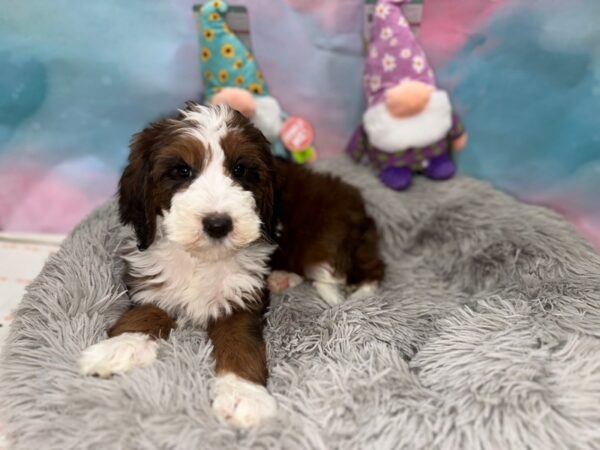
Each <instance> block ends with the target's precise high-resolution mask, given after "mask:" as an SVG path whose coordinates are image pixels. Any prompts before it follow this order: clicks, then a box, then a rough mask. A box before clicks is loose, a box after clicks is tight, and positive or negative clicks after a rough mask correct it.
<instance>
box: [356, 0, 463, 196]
mask: <svg viewBox="0 0 600 450" xmlns="http://www.w3.org/2000/svg"><path fill="white" fill-rule="evenodd" d="M408 2H409V0H379V1H378V2H377V5H376V6H375V14H374V18H373V24H372V28H371V36H370V40H369V49H368V54H367V59H366V65H365V74H364V90H365V96H366V101H367V109H366V111H365V113H364V115H363V120H362V125H361V126H360V127H359V128H358V129H357V130H356V132H355V133H354V135H353V136H352V139H351V141H350V143H349V144H348V149H347V152H348V153H349V154H350V155H351V156H352V157H353V158H354V159H355V160H356V161H364V162H366V163H367V164H370V165H371V166H373V167H375V168H376V169H377V171H378V173H379V177H380V179H381V181H382V182H383V184H385V185H386V186H388V187H389V188H391V189H394V190H398V191H399V190H403V189H406V188H408V187H409V186H410V184H411V182H412V179H413V176H414V174H423V175H425V176H426V177H428V178H430V179H432V180H445V179H448V178H450V177H452V176H453V175H454V173H455V172H456V166H455V163H454V160H453V157H452V154H453V152H454V151H459V150H462V149H463V148H464V147H465V145H466V143H467V134H466V133H465V130H464V128H463V126H462V124H461V122H460V119H459V117H458V116H457V115H456V114H455V113H453V112H452V105H451V104H450V99H449V97H448V94H447V93H446V92H445V91H443V90H440V89H438V88H437V87H436V84H435V76H434V74H433V71H432V70H431V68H430V66H429V63H428V62H427V57H426V56H425V53H424V52H423V49H422V48H421V47H420V45H419V44H418V43H417V41H416V39H415V36H414V34H413V32H412V30H411V29H410V26H409V23H408V22H407V20H406V18H405V17H404V14H403V13H402V10H401V9H400V5H402V4H403V3H408Z"/></svg>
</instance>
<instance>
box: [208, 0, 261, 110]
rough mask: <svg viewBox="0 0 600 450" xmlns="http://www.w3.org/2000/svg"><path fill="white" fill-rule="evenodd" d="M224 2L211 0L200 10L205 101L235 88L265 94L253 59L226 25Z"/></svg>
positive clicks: (225, 5) (255, 93) (225, 4)
mask: <svg viewBox="0 0 600 450" xmlns="http://www.w3.org/2000/svg"><path fill="white" fill-rule="evenodd" d="M227 8H228V6H227V3H225V2H224V1H223V0H212V1H209V2H207V3H205V4H204V5H202V7H201V8H200V12H199V14H198V22H199V23H198V25H199V29H200V33H199V36H200V37H199V39H200V64H201V67H202V79H203V81H204V90H205V95H206V99H205V100H206V101H210V99H212V97H213V96H214V95H215V94H216V93H218V92H219V91H220V90H221V89H222V88H224V87H238V88H243V89H246V90H248V91H250V92H251V93H252V94H254V95H258V96H262V95H268V92H267V87H266V85H265V83H264V81H263V77H262V74H261V72H260V70H258V67H257V65H256V61H255V60H254V57H253V56H252V54H251V53H250V51H249V50H248V49H247V48H246V46H245V45H244V44H243V43H242V41H240V40H239V39H238V37H237V36H236V35H235V34H234V33H233V32H232V31H231V29H230V28H229V26H228V25H227V23H226V22H225V13H226V12H227Z"/></svg>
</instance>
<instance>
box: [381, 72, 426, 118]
mask: <svg viewBox="0 0 600 450" xmlns="http://www.w3.org/2000/svg"><path fill="white" fill-rule="evenodd" d="M432 93H433V88H432V87H431V86H429V85H427V84H425V83H421V82H420V81H414V80H408V81H403V82H401V83H400V84H398V85H396V86H394V87H393V88H389V89H388V90H387V91H386V92H385V104H386V106H387V109H388V111H389V112H390V114H391V115H392V116H394V117H410V116H414V115H415V114H419V113H420V112H421V111H423V110H424V109H425V108H426V107H427V104H428V103H429V99H430V98H431V94H432Z"/></svg>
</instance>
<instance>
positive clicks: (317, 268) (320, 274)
mask: <svg viewBox="0 0 600 450" xmlns="http://www.w3.org/2000/svg"><path fill="white" fill-rule="evenodd" d="M306 277H307V278H309V279H310V280H313V285H314V287H315V289H316V290H317V292H318V293H319V296H320V297H321V298H322V299H323V300H325V301H326V302H327V303H328V304H329V305H331V306H334V305H337V304H339V303H341V302H342V300H343V299H344V296H343V295H342V292H341V286H343V285H344V284H345V283H344V280H343V279H341V278H340V277H336V276H335V275H334V270H333V267H331V265H330V264H329V263H325V262H323V263H319V264H315V265H313V266H310V267H309V268H308V269H307V270H306Z"/></svg>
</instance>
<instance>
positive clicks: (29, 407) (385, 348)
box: [0, 161, 600, 450]
mask: <svg viewBox="0 0 600 450" xmlns="http://www.w3.org/2000/svg"><path fill="white" fill-rule="evenodd" d="M321 167H326V168H329V169H330V170H331V171H334V172H336V173H338V174H339V175H341V176H342V177H343V178H344V179H345V180H347V181H349V182H350V183H353V184H355V185H357V186H360V187H361V189H362V191H363V194H364V196H365V200H366V202H367V207H368V209H369V212H370V213H371V214H372V216H373V218H374V219H375V220H376V222H377V224H378V227H379V230H380V232H381V240H382V242H381V247H382V253H383V256H384V258H385V259H386V263H387V273H386V278H385V280H384V283H383V288H382V290H381V292H379V293H378V296H376V297H370V298H367V299H365V300H360V301H346V302H344V303H342V304H340V305H338V306H335V307H332V308H330V307H327V306H326V305H325V303H324V302H323V300H321V299H320V298H319V297H318V296H317V295H316V293H315V291H314V289H313V288H312V287H311V286H310V285H308V284H306V283H304V284H302V285H300V286H297V287H295V288H294V289H292V290H290V291H287V292H285V293H284V294H283V295H280V296H273V298H272V304H271V309H270V312H269V313H268V314H267V318H266V326H265V339H266V342H267V347H268V361H269V370H270V379H269V389H270V391H271V392H272V393H273V394H274V396H275V398H276V400H277V402H278V403H279V413H278V415H277V418H276V419H275V420H274V421H272V422H268V423H266V424H265V425H264V426H261V427H259V428H256V429H251V430H248V431H237V430H235V429H233V428H230V427H227V426H225V425H221V424H220V423H219V422H218V420H217V418H216V416H215V415H214V414H213V412H212V410H211V405H210V399H211V395H212V394H211V392H212V391H211V385H210V383H211V382H212V379H213V373H212V372H213V359H212V355H211V348H210V345H209V341H208V339H207V335H206V333H205V332H203V331H199V330H198V329H195V328H191V327H187V326H180V327H178V328H177V329H176V330H174V331H173V333H172V334H171V336H170V338H169V340H168V341H160V343H159V349H158V360H157V361H155V362H154V363H153V364H152V365H151V366H150V367H148V368H143V369H136V370H134V371H133V372H131V373H130V374H127V375H125V376H115V377H113V378H112V379H110V380H102V379H96V378H90V377H87V378H85V377H81V376H80V375H79V373H78V370H77V359H78V357H79V355H80V353H81V351H82V350H83V349H85V348H86V347H88V346H89V345H91V344H93V343H95V342H98V341H100V340H101V339H104V338H105V337H106V331H105V330H106V329H108V328H109V327H110V326H111V325H112V324H113V323H114V322H115V321H116V320H117V318H118V317H119V316H120V315H121V313H122V312H123V311H124V310H125V308H126V307H127V297H126V295H125V294H124V286H123V284H122V283H121V282H120V281H119V280H120V272H121V270H122V264H121V263H120V262H119V261H117V260H116V258H115V253H116V248H117V247H118V245H119V244H120V242H122V239H121V237H120V227H119V225H118V218H117V214H116V209H115V205H114V204H110V205H108V206H107V207H105V208H102V209H100V210H99V211H98V212H96V213H95V214H93V215H92V217H90V218H89V219H88V220H87V221H85V222H84V223H83V224H82V225H80V226H79V227H78V228H77V229H76V230H75V232H74V233H73V234H72V235H71V237H70V238H68V239H67V240H66V241H65V243H64V245H63V247H62V249H61V250H60V252H58V254H56V255H55V256H53V257H52V258H51V259H50V261H49V262H48V264H47V265H46V267H45V269H44V270H43V272H42V274H41V275H40V276H39V277H38V278H37V279H36V280H35V281H34V283H33V284H32V285H31V286H30V287H29V290H28V294H27V295H26V296H25V298H24V299H23V301H22V303H21V306H20V307H19V309H18V311H17V312H16V319H15V321H14V323H13V325H12V327H11V331H10V335H9V339H8V345H7V346H6V348H5V351H4V353H3V356H2V361H1V364H0V370H2V373H1V378H0V386H2V388H1V396H2V407H3V408H2V418H3V420H5V421H6V425H7V427H6V428H7V431H8V432H9V433H11V434H12V435H13V436H16V437H18V439H17V441H16V442H15V443H14V445H13V447H12V448H13V449H14V450H19V449H32V448H36V449H37V448H40V449H41V448H46V449H61V450H62V449H67V448H77V449H82V448H94V449H110V448H148V449H150V448H152V449H154V448H161V449H162V448H165V449H166V448H169V449H171V448H177V449H190V448H214V449H221V448H233V447H238V448H248V447H250V446H258V447H260V448H267V447H268V448H285V449H296V448H323V449H325V448H348V449H349V448H353V449H354V448H370V449H377V450H382V449H397V448H525V447H529V448H593V447H595V448H598V447H600V258H599V257H598V255H596V254H595V253H594V251H593V250H592V249H591V248H590V247H589V246H588V245H587V244H585V243H584V242H583V241H582V239H581V238H579V237H578V236H576V235H575V234H574V232H573V230H572V228H571V226H569V225H568V224H566V223H565V222H564V221H563V220H561V219H560V218H559V217H557V216H556V215H555V214H553V213H551V212H549V211H547V210H545V209H543V208H538V207H533V206H526V205H523V204H520V203H518V202H516V201H515V200H513V199H511V198H509V197H507V196H505V195H503V194H501V193H498V192H497V191H495V190H493V189H492V188H491V187H489V186H487V185H485V184H483V183H481V182H478V181H474V180H470V179H466V178H457V179H454V180H451V181H448V182H444V183H435V182H430V181H427V180H424V179H419V180H416V183H415V185H414V186H413V187H412V188H411V189H410V190H409V191H408V192H405V193H395V192H392V191H390V190H387V189H385V188H384V187H382V186H381V185H380V183H379V181H378V180H377V179H375V178H374V177H373V176H372V175H371V174H370V173H369V172H368V171H366V169H363V168H360V167H356V166H354V165H352V164H351V163H350V162H346V161H343V162H340V161H331V162H327V164H325V165H322V166H321Z"/></svg>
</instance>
